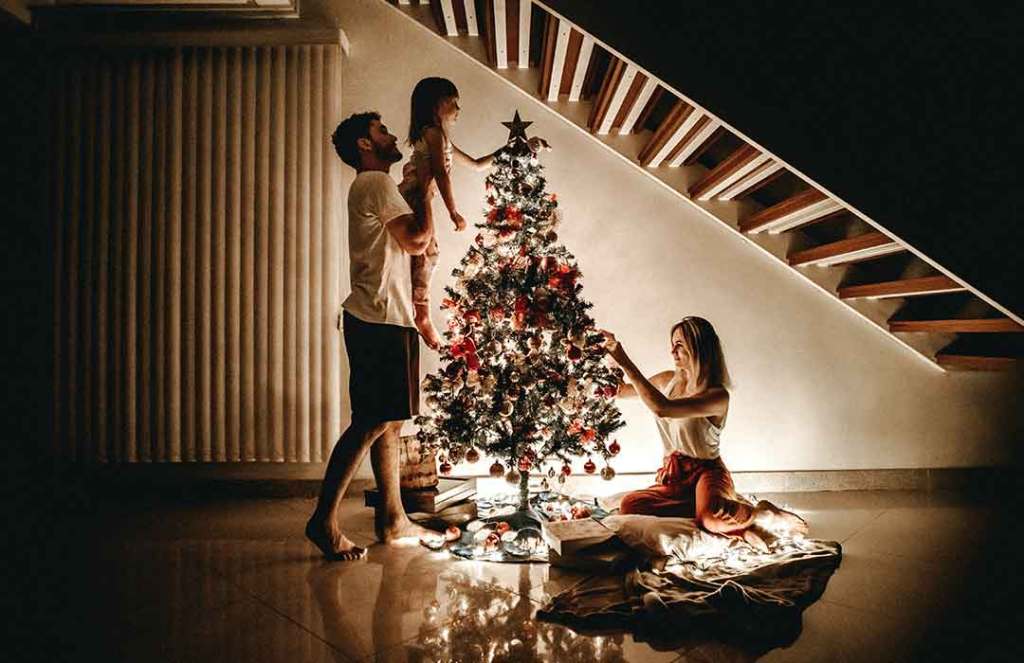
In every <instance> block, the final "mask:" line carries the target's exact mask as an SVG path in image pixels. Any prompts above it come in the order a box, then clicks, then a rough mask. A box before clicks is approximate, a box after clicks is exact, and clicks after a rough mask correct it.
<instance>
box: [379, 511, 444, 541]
mask: <svg viewBox="0 0 1024 663" xmlns="http://www.w3.org/2000/svg"><path fill="white" fill-rule="evenodd" d="M375 529H376V531H377V539H378V540H379V541H381V542H382V543H387V544H392V543H398V542H399V541H401V540H403V539H410V540H411V539H415V540H417V541H419V540H421V539H427V540H432V539H436V538H439V537H441V535H440V534H439V533H438V532H435V531H434V530H432V529H427V528H426V527H421V526H419V525H417V524H416V523H414V522H412V521H411V520H409V519H408V518H406V517H404V516H403V517H402V518H401V519H399V520H396V521H395V522H393V523H386V524H385V523H383V522H377V523H376V527H375Z"/></svg>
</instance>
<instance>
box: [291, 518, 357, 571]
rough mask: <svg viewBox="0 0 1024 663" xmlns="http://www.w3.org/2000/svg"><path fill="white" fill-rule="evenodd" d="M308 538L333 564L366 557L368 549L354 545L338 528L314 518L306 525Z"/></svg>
mask: <svg viewBox="0 0 1024 663" xmlns="http://www.w3.org/2000/svg"><path fill="white" fill-rule="evenodd" d="M306 538H307V539H309V540H310V542H311V543H312V544H313V545H314V546H316V547H317V548H318V549H319V550H320V552H321V553H323V555H324V557H326V558H327V560H328V561H331V562H351V561H354V560H357V559H362V558H363V557H366V548H361V547H359V546H357V545H356V544H355V543H353V542H352V541H351V540H350V539H349V538H348V537H347V536H345V535H344V534H342V533H341V530H339V529H338V528H337V526H331V525H328V524H327V523H326V522H323V521H318V520H316V519H314V518H310V519H309V522H307V523H306Z"/></svg>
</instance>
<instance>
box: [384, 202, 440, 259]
mask: <svg viewBox="0 0 1024 663" xmlns="http://www.w3.org/2000/svg"><path fill="white" fill-rule="evenodd" d="M425 204H429V203H425ZM423 217H424V218H422V219H417V218H416V215H415V214H403V215H401V216H396V217H395V218H393V219H391V220H390V221H388V222H387V223H385V224H384V227H385V228H387V229H388V232H389V233H391V236H392V237H394V238H395V241H396V242H398V245H399V246H401V247H402V250H403V251H405V252H406V253H408V254H409V255H414V256H418V255H421V254H422V253H423V252H424V251H426V250H427V246H428V245H429V244H430V238H431V236H433V234H434V224H433V223H432V221H431V218H430V217H431V214H430V212H427V213H425V214H424V215H423Z"/></svg>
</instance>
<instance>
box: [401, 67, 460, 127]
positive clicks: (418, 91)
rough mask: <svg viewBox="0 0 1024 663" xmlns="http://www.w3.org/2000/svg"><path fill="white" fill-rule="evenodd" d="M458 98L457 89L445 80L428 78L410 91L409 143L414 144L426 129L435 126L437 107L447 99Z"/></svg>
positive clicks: (434, 77)
mask: <svg viewBox="0 0 1024 663" xmlns="http://www.w3.org/2000/svg"><path fill="white" fill-rule="evenodd" d="M457 96H459V89H458V88H457V87H455V83H452V82H451V81H450V80H448V79H447V78H440V77H437V76H430V77H428V78H424V79H423V80H421V81H420V82H419V83H417V84H416V87H414V88H413V89H412V103H411V109H410V112H409V143H410V144H412V143H415V142H416V141H417V140H419V139H420V137H421V136H422V135H423V130H424V129H426V128H427V127H434V126H437V124H438V122H437V106H438V104H440V103H441V102H442V101H443V100H444V99H447V98H448V97H457Z"/></svg>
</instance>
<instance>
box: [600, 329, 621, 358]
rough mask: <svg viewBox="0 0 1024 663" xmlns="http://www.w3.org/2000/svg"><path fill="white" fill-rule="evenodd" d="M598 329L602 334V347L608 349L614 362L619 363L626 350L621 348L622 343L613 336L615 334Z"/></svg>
mask: <svg viewBox="0 0 1024 663" xmlns="http://www.w3.org/2000/svg"><path fill="white" fill-rule="evenodd" d="M599 331H600V332H601V335H602V336H604V348H605V350H607V351H608V355H609V356H610V357H611V358H612V359H614V360H615V363H617V364H621V363H622V360H623V359H625V358H626V351H625V350H623V349H622V344H621V343H619V341H618V339H617V338H615V334H613V333H611V332H610V331H605V330H604V329H601V330H599Z"/></svg>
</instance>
